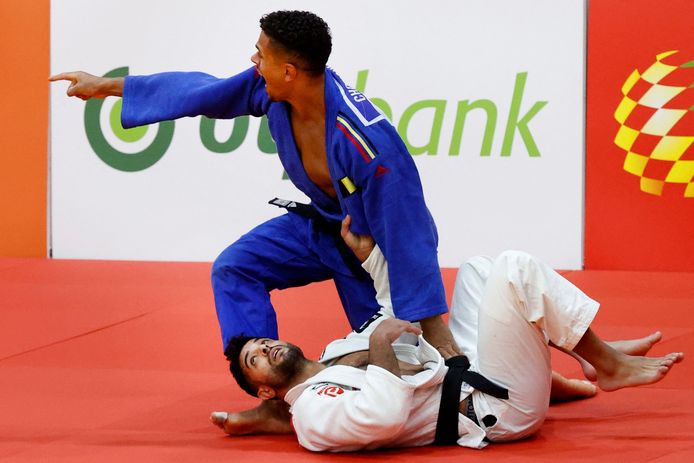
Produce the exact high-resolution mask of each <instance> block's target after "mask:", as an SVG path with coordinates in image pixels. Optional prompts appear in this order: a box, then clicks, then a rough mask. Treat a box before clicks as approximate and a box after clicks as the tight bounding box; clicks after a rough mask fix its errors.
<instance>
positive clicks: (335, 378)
mask: <svg viewBox="0 0 694 463" xmlns="http://www.w3.org/2000/svg"><path fill="white" fill-rule="evenodd" d="M418 340H419V345H418V346H412V345H408V344H396V345H394V346H393V349H394V351H395V352H396V356H397V357H398V358H399V359H401V360H405V361H407V360H409V361H410V362H415V361H416V362H417V363H419V364H420V365H422V367H423V368H424V371H421V372H419V373H417V374H416V375H413V376H404V377H403V378H402V380H403V381H406V382H408V383H410V384H412V385H413V386H415V387H416V388H428V387H433V386H436V385H438V384H440V383H441V382H443V378H444V377H445V376H446V372H447V371H448V367H447V366H446V364H445V362H444V360H443V357H441V354H439V352H438V351H437V350H436V349H435V348H434V347H432V346H431V344H429V343H428V342H426V340H425V339H424V337H423V336H419V338H418ZM366 349H368V338H367V344H366ZM360 350H364V349H360ZM352 352H353V351H352ZM355 373H357V374H355ZM362 378H363V371H362V370H359V369H358V368H354V367H349V366H345V365H334V366H331V367H327V368H325V369H324V370H321V371H320V372H319V373H317V374H315V375H313V376H312V377H310V378H309V379H307V380H306V381H304V382H303V383H301V384H298V385H296V386H294V387H293V388H291V389H290V390H289V391H287V394H286V395H285V397H284V400H285V401H286V402H287V403H288V404H289V405H293V404H294V402H295V401H296V400H297V399H298V398H299V396H300V395H301V394H302V393H303V392H304V390H306V388H308V387H310V386H313V385H314V384H320V383H330V384H336V385H339V386H346V387H347V388H349V389H359V388H360V387H361V385H362Z"/></svg>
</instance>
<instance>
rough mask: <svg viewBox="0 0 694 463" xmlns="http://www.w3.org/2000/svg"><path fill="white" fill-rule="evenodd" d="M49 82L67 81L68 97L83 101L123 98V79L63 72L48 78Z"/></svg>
mask: <svg viewBox="0 0 694 463" xmlns="http://www.w3.org/2000/svg"><path fill="white" fill-rule="evenodd" d="M48 80H50V81H51V82H56V81H58V80H69V81H70V86H69V87H68V88H67V95H68V96H75V97H77V98H81V99H83V100H88V99H90V98H106V97H107V96H123V82H124V80H125V79H124V78H123V77H98V76H94V75H92V74H89V73H86V72H82V71H75V72H63V73H62V74H56V75H54V76H51V77H49V78H48Z"/></svg>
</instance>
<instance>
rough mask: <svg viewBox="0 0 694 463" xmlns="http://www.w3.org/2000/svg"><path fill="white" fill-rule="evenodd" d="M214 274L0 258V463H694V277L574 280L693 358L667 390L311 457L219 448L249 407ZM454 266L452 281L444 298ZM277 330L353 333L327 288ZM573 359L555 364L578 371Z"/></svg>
mask: <svg viewBox="0 0 694 463" xmlns="http://www.w3.org/2000/svg"><path fill="white" fill-rule="evenodd" d="M209 269H210V265H209V264H178V263H176V264H171V263H142V262H137V263H135V262H90V261H56V260H29V259H0V314H1V318H0V320H1V323H0V460H6V461H12V462H32V461H41V462H46V461H48V462H82V461H84V462H95V461H98V462H110V461H113V462H123V461H128V462H140V461H147V462H157V461H167V462H168V461H190V462H199V461H236V462H245V461H254V462H264V461H282V462H283V463H290V462H298V461H317V460H323V459H326V460H327V459H328V458H330V459H333V460H340V461H341V460H352V459H357V458H358V459H360V460H376V459H382V458H389V459H391V460H394V461H398V460H400V461H406V460H409V459H411V458H413V457H417V458H419V459H426V460H427V461H435V462H443V461H454V460H455V461H458V459H465V461H477V460H480V461H491V460H494V461H502V462H504V461H524V460H529V459H533V460H540V461H542V460H547V461H549V460H551V461H587V460H591V461H608V460H612V461H630V462H631V461H633V462H646V461H648V462H651V461H657V462H664V461H673V462H674V461H678V462H679V461H694V392H693V390H694V374H693V373H694V359H692V355H694V326H693V325H694V274H691V273H689V274H686V273H643V272H615V271H610V272H601V271H586V272H567V273H566V275H567V276H568V278H569V279H571V280H572V281H574V282H575V283H577V284H578V285H579V286H581V287H582V288H583V289H584V290H585V291H586V292H587V293H588V294H590V295H591V296H593V297H594V298H596V299H598V300H600V301H601V302H602V309H601V312H600V314H599V315H598V318H597V320H596V323H595V325H594V326H595V327H596V331H597V332H598V333H599V334H600V335H602V336H603V337H606V338H612V339H616V338H621V337H636V336H641V335H644V334H646V333H649V332H651V331H653V330H655V329H656V328H657V329H660V330H662V331H663V333H664V340H663V341H662V342H661V343H660V344H659V345H657V346H656V347H655V349H654V351H653V353H655V354H660V353H665V352H669V351H675V350H682V351H685V353H687V355H688V356H689V358H688V359H686V360H685V361H684V362H683V363H682V364H680V365H678V366H677V367H676V368H675V369H674V370H673V371H672V372H671V373H670V375H669V376H668V377H667V378H666V379H665V380H664V381H662V382H660V383H658V384H656V385H654V386H648V387H642V388H638V389H631V390H622V391H618V392H614V393H610V394H607V393H601V394H599V395H598V396H597V397H596V398H594V399H591V400H587V401H582V402H576V403H570V404H564V405H560V406H553V407H551V409H550V413H549V417H548V419H547V422H546V424H545V426H544V427H543V429H542V431H541V432H540V433H539V434H538V435H537V436H536V437H534V438H533V439H530V440H528V441H525V442H520V443H515V444H505V445H498V444H496V445H492V446H490V447H489V448H487V449H485V450H482V451H474V450H469V449H463V448H456V447H450V448H434V447H427V448H419V449H406V450H396V451H387V452H373V453H366V454H365V453H362V454H351V455H337V456H336V455H325V454H311V453H310V452H308V451H305V450H303V449H301V448H300V447H299V446H298V444H297V443H296V442H295V441H294V439H293V438H292V437H291V436H281V437H277V436H257V437H244V438H230V437H225V436H224V435H223V434H222V433H221V432H220V431H219V430H217V429H216V428H215V427H213V426H212V425H211V424H210V423H209V422H208V416H209V412H210V411H212V410H220V409H239V408H242V407H248V406H252V405H254V404H255V400H254V399H252V398H250V397H246V396H245V395H244V394H243V393H241V392H240V391H239V390H237V389H236V387H235V386H233V383H232V379H231V377H230V375H229V374H228V372H227V370H226V362H225V361H224V359H223V356H222V354H221V342H220V337H219V331H218V328H217V323H216V320H215V315H214V309H213V302H212V296H211V290H210V285H209ZM453 278H454V271H452V270H445V271H444V279H445V282H446V286H447V290H448V291H449V296H450V290H451V289H452V282H453ZM273 299H274V302H275V305H276V307H278V308H279V311H280V314H279V319H280V327H281V335H282V337H283V338H285V339H288V340H292V341H295V342H296V343H297V344H300V345H301V346H302V347H304V348H305V352H306V353H307V355H310V356H313V357H315V356H317V355H318V354H319V353H320V351H321V348H322V346H323V345H324V344H325V343H326V342H328V341H329V340H331V339H333V338H335V337H339V336H343V335H344V334H345V332H346V330H347V323H346V321H345V319H344V315H343V314H342V311H341V309H340V307H339V302H338V298H337V294H336V292H335V290H334V287H333V286H332V284H330V283H322V284H317V285H311V286H308V287H305V288H298V289H293V290H288V291H284V292H281V293H275V294H274V295H273ZM572 362H573V361H571V360H569V359H567V358H561V357H560V356H559V355H555V363H556V367H557V368H558V369H559V370H560V371H562V372H564V373H566V374H569V375H572V376H578V373H579V369H578V367H577V366H576V365H575V364H574V363H572Z"/></svg>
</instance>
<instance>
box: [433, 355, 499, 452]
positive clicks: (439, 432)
mask: <svg viewBox="0 0 694 463" xmlns="http://www.w3.org/2000/svg"><path fill="white" fill-rule="evenodd" d="M446 365H447V366H448V372H446V376H445V377H444V379H443V386H442V387H441V404H440V405H439V416H438V419H437V421H436V437H435V438H434V444H435V445H452V444H455V443H456V442H457V441H458V413H459V410H458V409H459V407H460V387H461V385H462V384H463V381H465V382H466V383H468V384H469V385H470V386H472V387H473V388H475V389H477V390H478V391H480V392H483V393H485V394H489V395H491V396H492V397H496V398H497V399H504V400H505V399H508V389H506V388H505V387H501V386H499V385H498V384H495V383H493V382H491V381H490V380H488V379H487V378H485V377H484V376H482V375H481V374H479V373H477V372H476V371H470V361H469V360H468V358H467V357H465V356H464V355H459V356H457V357H451V358H449V359H448V360H446ZM468 400H469V402H468V410H471V411H472V405H471V404H472V396H470V397H469V398H468ZM473 417H474V415H473ZM473 421H476V420H473Z"/></svg>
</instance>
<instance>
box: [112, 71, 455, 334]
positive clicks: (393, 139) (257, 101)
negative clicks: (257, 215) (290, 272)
mask: <svg viewBox="0 0 694 463" xmlns="http://www.w3.org/2000/svg"><path fill="white" fill-rule="evenodd" d="M325 108H326V114H325V123H326V130H325V133H326V140H325V146H326V153H327V156H328V166H329V170H330V175H331V177H332V181H333V186H334V188H335V191H337V192H338V198H337V201H336V200H335V199H334V198H331V197H330V196H329V195H327V194H326V193H325V192H323V191H322V190H321V189H320V188H318V187H317V186H316V185H315V184H314V183H313V182H312V181H311V180H310V179H309V178H308V176H307V174H306V171H305V170H304V168H303V165H302V163H301V156H300V153H299V152H298V150H297V148H296V143H295V141H294V137H293V134H292V129H291V121H290V117H289V106H288V103H285V102H272V101H270V100H269V98H268V95H267V93H266V91H265V80H264V79H263V77H262V76H260V75H259V74H258V72H257V70H256V69H255V67H252V68H250V69H248V70H246V71H244V72H241V73H240V74H237V75H235V76H232V77H229V78H226V79H219V78H216V77H214V76H211V75H208V74H204V73H199V72H166V73H161V74H154V75H150V76H128V77H126V79H125V86H124V89H123V109H122V113H121V122H122V124H123V127H126V128H129V127H134V126H138V125H144V124H150V123H154V122H159V121H163V120H170V119H177V118H180V117H186V116H199V115H205V116H207V117H210V118H217V119H230V118H234V117H237V116H242V115H253V116H256V117H259V116H262V115H267V118H268V123H269V128H270V133H271V134H272V137H273V139H274V140H275V143H276V144H277V149H278V155H279V158H280V160H281V162H282V165H283V166H284V169H285V170H286V172H287V175H288V176H289V178H290V180H291V181H292V183H294V185H295V186H296V187H297V188H298V189H299V190H301V191H302V192H304V193H305V194H306V195H307V196H308V197H309V198H310V199H311V204H312V205H313V206H314V207H315V208H316V209H317V210H318V211H319V212H320V213H321V214H322V215H323V216H324V217H325V218H326V219H328V220H337V221H339V220H342V218H343V217H344V216H345V215H346V214H349V215H351V216H352V225H351V229H352V231H354V232H355V233H359V234H366V235H371V236H372V237H373V238H374V240H375V241H376V242H377V243H378V245H379V247H380V248H381V251H382V252H383V254H384V255H385V257H386V260H387V261H388V266H389V279H390V286H391V297H392V303H393V309H394V311H395V315H396V316H397V317H398V318H401V319H404V320H410V321H416V320H421V319H422V318H425V317H429V316H432V315H438V314H442V313H445V312H447V310H448V308H447V305H446V299H445V293H444V289H443V283H442V280H441V273H440V269H439V264H438V260H437V251H436V247H437V242H438V236H437V232H436V226H435V224H434V221H433V219H432V217H431V214H430V213H429V210H428V209H427V207H426V204H425V202H424V196H423V192H422V185H421V181H420V178H419V174H418V172H417V168H416V166H415V164H414V161H413V159H412V157H411V155H410V154H409V152H408V151H407V148H406V146H405V144H404V143H403V141H402V140H401V138H400V136H399V135H398V133H397V131H396V130H395V128H394V127H393V126H392V124H391V123H390V122H389V121H388V120H387V119H386V118H385V116H383V114H382V113H381V112H380V111H378V110H377V109H376V108H375V107H374V106H373V104H372V103H371V102H370V101H369V100H368V99H367V98H366V97H365V96H364V95H363V94H361V93H360V92H358V91H356V90H354V89H352V88H350V87H348V86H347V85H345V83H344V82H343V81H342V79H340V77H339V76H338V75H337V74H336V73H335V72H334V71H333V70H331V69H327V70H326V74H325Z"/></svg>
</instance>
